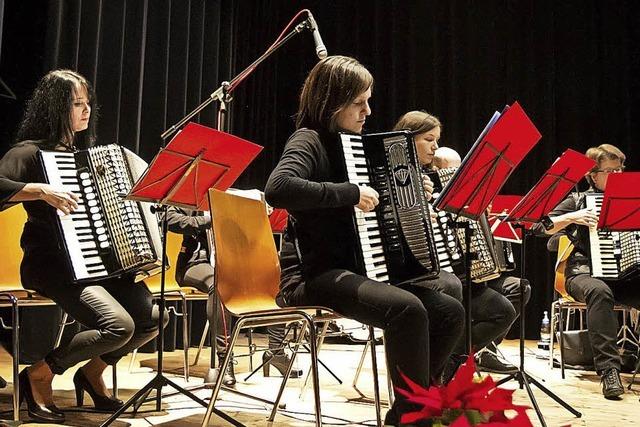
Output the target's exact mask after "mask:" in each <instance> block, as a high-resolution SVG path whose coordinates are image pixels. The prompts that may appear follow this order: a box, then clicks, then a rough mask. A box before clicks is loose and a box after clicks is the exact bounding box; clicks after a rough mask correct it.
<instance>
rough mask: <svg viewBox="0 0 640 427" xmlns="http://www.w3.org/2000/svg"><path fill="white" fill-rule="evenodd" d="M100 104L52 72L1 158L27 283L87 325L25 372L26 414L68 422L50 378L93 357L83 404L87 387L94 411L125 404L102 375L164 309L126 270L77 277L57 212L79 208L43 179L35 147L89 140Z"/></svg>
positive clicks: (83, 376) (146, 336)
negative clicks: (16, 214)
mask: <svg viewBox="0 0 640 427" xmlns="http://www.w3.org/2000/svg"><path fill="white" fill-rule="evenodd" d="M95 104H96V101H95V95H94V93H93V89H92V88H91V85H90V84H89V82H88V81H87V80H86V79H85V78H84V77H83V76H81V75H80V74H78V73H76V72H74V71H70V70H55V71H51V72H49V73H48V74H47V75H45V76H44V77H43V78H42V79H41V80H40V82H39V83H38V85H37V87H36V89H35V91H34V93H33V96H32V97H31V99H30V100H29V102H28V103H27V107H26V112H25V115H24V119H23V121H22V123H21V125H20V128H19V131H18V138H17V140H18V141H19V142H18V143H17V144H15V145H14V146H13V147H12V148H11V149H10V150H9V151H8V152H7V154H6V155H5V156H4V157H3V158H2V160H0V209H4V208H7V207H9V206H11V205H14V204H16V203H22V204H23V206H24V208H25V210H26V212H27V215H28V221H27V223H26V224H25V227H24V230H23V232H22V238H21V246H22V249H23V251H24V256H23V259H22V264H21V269H20V273H21V279H22V284H23V286H24V287H25V288H27V289H31V290H34V291H37V292H38V293H40V294H42V295H44V296H46V297H47V298H50V299H52V300H53V301H55V302H56V303H57V304H58V305H59V306H60V307H61V308H62V309H63V310H64V311H65V312H67V313H68V314H69V315H70V316H71V317H73V318H74V319H75V320H77V321H78V322H79V323H81V324H82V325H83V326H85V328H86V329H84V330H83V331H81V332H80V333H78V334H76V335H75V336H74V337H73V338H72V339H71V341H70V342H69V343H68V344H65V345H62V346H60V347H58V348H56V349H54V350H52V351H51V352H50V353H49V354H47V356H46V357H45V359H44V360H41V361H39V362H36V363H34V364H33V365H31V366H30V367H28V368H25V369H24V370H23V371H22V372H21V373H20V391H21V396H22V398H23V399H24V400H26V402H27V409H28V412H29V415H30V416H31V417H32V418H34V419H36V420H39V421H45V422H57V423H60V422H62V421H64V413H63V412H62V411H60V410H59V409H58V408H57V407H56V405H55V404H54V402H53V391H52V388H51V383H52V381H53V378H54V375H56V374H62V373H63V372H64V371H65V370H66V369H68V368H70V367H72V366H74V365H76V364H77V363H79V362H81V361H84V360H89V362H88V363H86V364H85V365H84V366H82V367H81V368H80V369H78V371H77V372H76V374H75V376H74V378H73V382H74V385H75V387H76V398H77V403H78V406H81V405H82V402H83V397H84V392H85V391H86V392H87V393H88V394H89V395H90V396H91V398H92V400H93V403H94V406H95V408H96V409H98V410H104V411H114V410H117V409H118V408H120V407H121V406H122V401H121V400H118V399H115V398H113V397H111V395H110V393H109V391H108V389H107V387H106V386H105V384H104V382H103V380H102V373H103V372H104V370H105V368H106V367H107V366H108V365H111V364H115V363H116V362H117V361H118V360H119V359H120V358H121V357H122V356H124V355H126V354H127V353H129V352H130V351H132V350H134V349H135V348H138V347H139V346H141V345H143V344H144V343H146V342H147V341H149V340H151V339H152V338H153V337H155V336H156V335H157V333H158V328H157V325H158V321H157V320H158V316H159V310H158V307H157V306H156V305H154V304H153V302H152V296H151V293H150V292H149V291H148V290H147V288H146V287H145V286H144V284H142V283H134V280H133V277H129V276H127V275H125V276H122V277H119V278H116V279H108V280H104V281H101V282H98V283H96V284H91V285H80V284H74V283H72V274H71V271H69V268H68V267H67V265H68V264H67V261H66V259H65V258H64V257H65V256H66V255H65V254H64V251H63V248H64V244H63V242H62V241H61V239H60V238H59V237H58V234H57V230H56V219H55V215H68V214H69V213H71V212H73V211H74V210H76V209H77V208H78V203H77V201H78V196H76V195H75V194H74V193H72V192H71V191H68V190H66V189H64V188H56V187H54V186H52V185H49V184H47V183H46V180H45V177H44V172H43V169H42V166H41V165H40V164H39V160H38V152H39V151H40V150H57V151H74V150H77V149H82V148H88V147H90V146H92V145H93V144H94V142H95V140H96V136H95V128H96V119H97V114H96V111H95ZM92 109H93V111H92ZM165 317H166V313H165ZM165 320H166V319H165Z"/></svg>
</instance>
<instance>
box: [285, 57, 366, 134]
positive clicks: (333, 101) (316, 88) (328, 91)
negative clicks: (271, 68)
mask: <svg viewBox="0 0 640 427" xmlns="http://www.w3.org/2000/svg"><path fill="white" fill-rule="evenodd" d="M372 86H373V76H371V73H370V72H369V71H368V70H367V69H366V68H365V67H364V66H363V65H362V64H360V63H359V62H358V61H357V60H355V59H353V58H349V57H348V56H328V57H326V58H325V59H323V60H322V61H320V62H318V63H317V64H316V66H315V67H313V69H312V70H311V71H310V72H309V75H308V76H307V79H306V80H305V82H304V85H303V86H302V91H301V92H300V104H299V107H298V114H297V117H296V128H298V129H300V128H302V127H307V128H310V129H315V130H320V129H327V130H329V131H331V132H335V131H336V130H337V127H336V116H337V115H338V113H339V112H340V111H341V110H342V109H344V108H345V107H346V106H347V105H349V104H350V103H351V102H353V100H354V99H356V98H357V97H358V96H359V95H360V94H361V93H363V92H365V91H366V90H367V89H369V88H371V87H372Z"/></svg>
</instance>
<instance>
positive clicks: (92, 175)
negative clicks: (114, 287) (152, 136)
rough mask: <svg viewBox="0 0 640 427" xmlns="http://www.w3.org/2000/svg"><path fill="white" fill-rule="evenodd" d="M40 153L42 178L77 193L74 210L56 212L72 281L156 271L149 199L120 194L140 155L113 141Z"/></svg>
mask: <svg viewBox="0 0 640 427" xmlns="http://www.w3.org/2000/svg"><path fill="white" fill-rule="evenodd" d="M39 155H40V162H41V164H42V166H43V169H44V175H45V177H46V180H47V182H48V183H49V184H52V185H55V186H59V187H64V188H66V189H68V190H69V191H73V192H74V193H76V194H77V195H79V196H80V200H79V202H78V205H79V208H78V209H77V210H76V211H74V212H72V213H71V214H69V215H64V216H60V215H56V218H57V228H58V232H59V233H60V237H61V240H62V241H63V242H64V246H65V253H66V255H67V260H68V262H69V265H70V270H71V271H72V274H73V281H74V283H90V282H93V281H97V280H101V279H105V278H109V277H116V276H120V275H123V274H133V275H134V276H135V280H136V281H139V280H142V279H144V278H146V277H149V276H151V275H154V274H157V273H159V272H160V270H161V268H162V266H161V258H160V254H161V251H162V243H161V238H160V230H159V227H158V220H157V218H156V216H155V214H153V213H152V212H151V210H150V205H149V204H146V203H140V202H134V201H131V200H125V199H124V196H125V195H126V194H127V193H128V192H129V190H130V189H131V187H132V185H133V181H134V180H135V179H136V178H138V177H139V176H140V175H141V174H142V172H143V171H144V169H145V167H146V163H145V162H144V160H142V159H141V158H139V157H138V156H136V155H135V154H133V153H132V152H131V151H129V150H127V149H125V148H123V147H120V146H118V145H115V144H112V145H106V146H99V147H93V148H89V149H87V150H82V151H76V152H73V153H72V152H63V151H40V153H39Z"/></svg>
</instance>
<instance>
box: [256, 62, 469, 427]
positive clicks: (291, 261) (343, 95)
mask: <svg viewBox="0 0 640 427" xmlns="http://www.w3.org/2000/svg"><path fill="white" fill-rule="evenodd" d="M372 87H373V78H372V76H371V74H370V73H369V71H368V70H367V69H366V68H365V67H363V66H362V65H361V64H360V63H359V62H358V61H356V60H355V59H353V58H348V57H344V56H330V57H328V58H325V59H323V60H322V61H320V62H319V63H318V64H317V65H316V66H315V67H314V68H313V69H312V70H311V72H310V73H309V75H308V77H307V79H306V81H305V83H304V86H303V88H302V93H301V95H300V104H299V109H298V116H297V123H296V125H297V130H296V131H295V132H294V133H293V134H292V135H291V137H290V138H289V140H288V141H287V144H286V146H285V149H284V153H283V154H282V157H281V159H280V162H279V163H278V165H277V166H276V168H275V170H274V171H273V172H272V174H271V176H270V177H269V181H268V183H267V187H266V190H265V196H266V199H267V202H268V203H269V204H270V205H272V206H274V207H281V208H285V209H287V210H288V211H289V214H290V216H289V223H288V226H287V231H286V234H285V237H284V243H283V247H282V251H281V256H280V263H281V267H282V277H281V293H280V294H281V295H280V296H281V299H282V301H283V302H284V303H285V304H286V305H319V306H325V307H329V308H331V309H333V310H335V311H337V312H338V313H340V314H342V315H344V316H347V317H349V318H352V319H355V320H357V321H359V322H361V323H364V324H367V325H373V326H375V327H378V328H381V329H383V330H384V332H385V347H386V353H387V361H388V366H389V370H390V372H389V375H390V376H391V379H392V381H393V383H394V384H395V385H399V386H404V384H403V382H402V379H401V377H400V374H399V372H400V371H402V372H403V373H404V374H405V375H407V376H408V377H409V378H411V379H412V380H413V381H415V382H417V383H419V384H421V385H422V386H425V387H426V386H428V385H429V383H430V381H431V379H432V377H433V378H437V377H438V376H439V374H440V371H441V370H442V367H443V366H444V363H445V362H446V360H447V359H448V357H449V355H450V352H451V350H452V349H453V346H454V345H455V342H456V341H457V340H458V338H459V337H460V335H461V332H462V329H461V328H462V323H463V317H464V309H463V308H462V305H461V304H460V302H458V301H456V300H455V299H454V298H453V297H450V296H449V295H445V294H443V293H441V292H438V291H436V290H433V289H429V288H427V287H425V286H421V285H420V283H417V284H416V283H412V284H406V285H405V286H389V285H388V284H386V283H381V282H377V281H374V280H371V279H369V278H367V277H364V276H362V275H360V274H357V273H354V271H356V261H355V254H356V250H357V248H356V238H355V230H354V229H353V226H352V221H353V208H354V206H356V207H358V208H359V209H361V210H362V211H364V212H370V211H373V210H374V209H375V208H376V206H377V205H378V193H377V192H376V191H375V190H374V189H372V188H371V187H368V186H358V185H355V184H352V183H350V182H348V181H347V177H346V176H345V174H344V172H343V169H344V166H342V167H341V166H340V162H342V160H341V159H340V155H339V151H338V150H340V138H339V136H338V132H350V133H356V134H359V133H361V132H362V129H363V126H364V123H365V121H366V119H367V116H369V115H370V114H371V109H370V107H369V98H370V97H371V90H372ZM412 409H413V408H412V405H411V404H410V403H409V402H408V401H407V400H406V399H405V398H404V397H403V396H402V395H397V396H396V400H395V402H394V403H393V406H392V408H391V409H390V410H389V412H388V413H387V416H386V418H385V425H397V424H398V423H399V421H400V416H401V415H402V414H404V413H406V412H409V411H411V410H412Z"/></svg>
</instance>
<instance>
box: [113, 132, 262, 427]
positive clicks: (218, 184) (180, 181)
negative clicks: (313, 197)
mask: <svg viewBox="0 0 640 427" xmlns="http://www.w3.org/2000/svg"><path fill="white" fill-rule="evenodd" d="M261 150H262V147H260V146H259V145H256V144H253V143H251V142H249V141H245V140H243V139H241V138H238V137H235V136H233V135H229V134H227V133H224V132H220V131H217V130H215V129H210V128H208V127H206V126H202V125H198V124H195V123H189V124H187V126H185V127H184V129H183V130H182V131H180V132H179V133H178V134H177V135H176V136H175V137H174V138H173V139H172V140H171V142H169V144H168V145H167V146H166V147H165V148H161V149H160V152H159V153H158V154H157V155H156V156H155V158H154V159H153V161H152V162H151V164H149V167H148V168H147V170H146V171H145V172H144V173H143V175H142V176H141V177H140V179H139V180H138V181H137V182H136V183H135V185H134V186H133V188H132V189H131V191H130V192H129V194H128V195H127V199H130V200H137V201H143V202H150V203H156V204H158V206H159V211H161V212H162V213H163V215H162V236H163V239H162V263H163V268H162V270H161V273H160V274H161V276H160V298H159V304H158V305H159V313H160V315H159V316H158V339H157V340H158V341H157V342H158V370H157V373H156V376H155V377H154V378H153V379H152V380H151V381H149V382H148V383H147V384H146V385H145V386H144V387H143V388H141V389H140V390H139V391H137V392H136V393H135V394H134V395H133V396H132V397H131V398H130V399H129V400H127V402H126V403H125V404H124V405H123V406H122V408H120V409H118V410H117V411H116V412H115V413H114V414H113V415H111V416H110V417H109V418H108V419H107V420H106V421H105V422H104V423H102V424H101V426H107V425H109V424H111V423H112V422H113V421H115V420H116V419H117V418H118V417H119V416H120V415H121V414H122V413H123V412H124V411H125V410H126V409H127V408H128V407H130V406H131V405H137V403H138V402H142V401H144V400H145V399H146V396H148V395H149V393H151V391H152V390H154V389H155V390H157V395H156V411H160V410H161V404H162V388H163V387H164V386H166V385H169V386H171V387H173V388H174V389H175V390H177V391H178V392H180V393H182V394H184V395H185V396H187V397H189V398H190V399H191V400H194V401H195V402H197V403H199V404H200V405H202V406H204V407H206V406H207V403H206V402H205V401H204V400H202V399H200V398H199V397H198V396H196V395H195V394H193V393H192V392H191V391H189V390H186V389H184V388H182V387H180V386H179V385H177V384H176V383H174V382H173V381H171V380H169V379H168V378H166V377H165V376H164V374H163V372H162V371H163V360H162V357H163V350H164V328H163V319H164V311H165V298H164V286H165V270H166V260H167V257H166V248H167V206H169V205H173V206H179V207H183V208H187V209H194V210H208V198H207V191H208V190H209V188H212V187H213V188H217V189H219V190H221V191H225V190H227V189H228V188H229V187H230V186H231V184H232V183H233V182H234V181H235V180H236V179H237V178H238V176H240V174H241V173H242V172H243V171H244V169H245V168H246V167H247V166H248V165H249V163H251V161H252V160H253V159H254V158H255V157H256V156H257V155H258V153H260V151H261ZM134 408H136V410H137V406H134ZM214 410H215V409H214ZM215 411H216V414H218V415H219V416H221V417H223V418H224V419H225V420H227V421H228V422H230V423H231V424H233V425H237V426H241V425H242V424H241V423H238V422H237V421H235V420H234V419H233V418H232V417H230V416H228V415H226V414H224V413H222V412H219V411H217V410H215Z"/></svg>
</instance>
